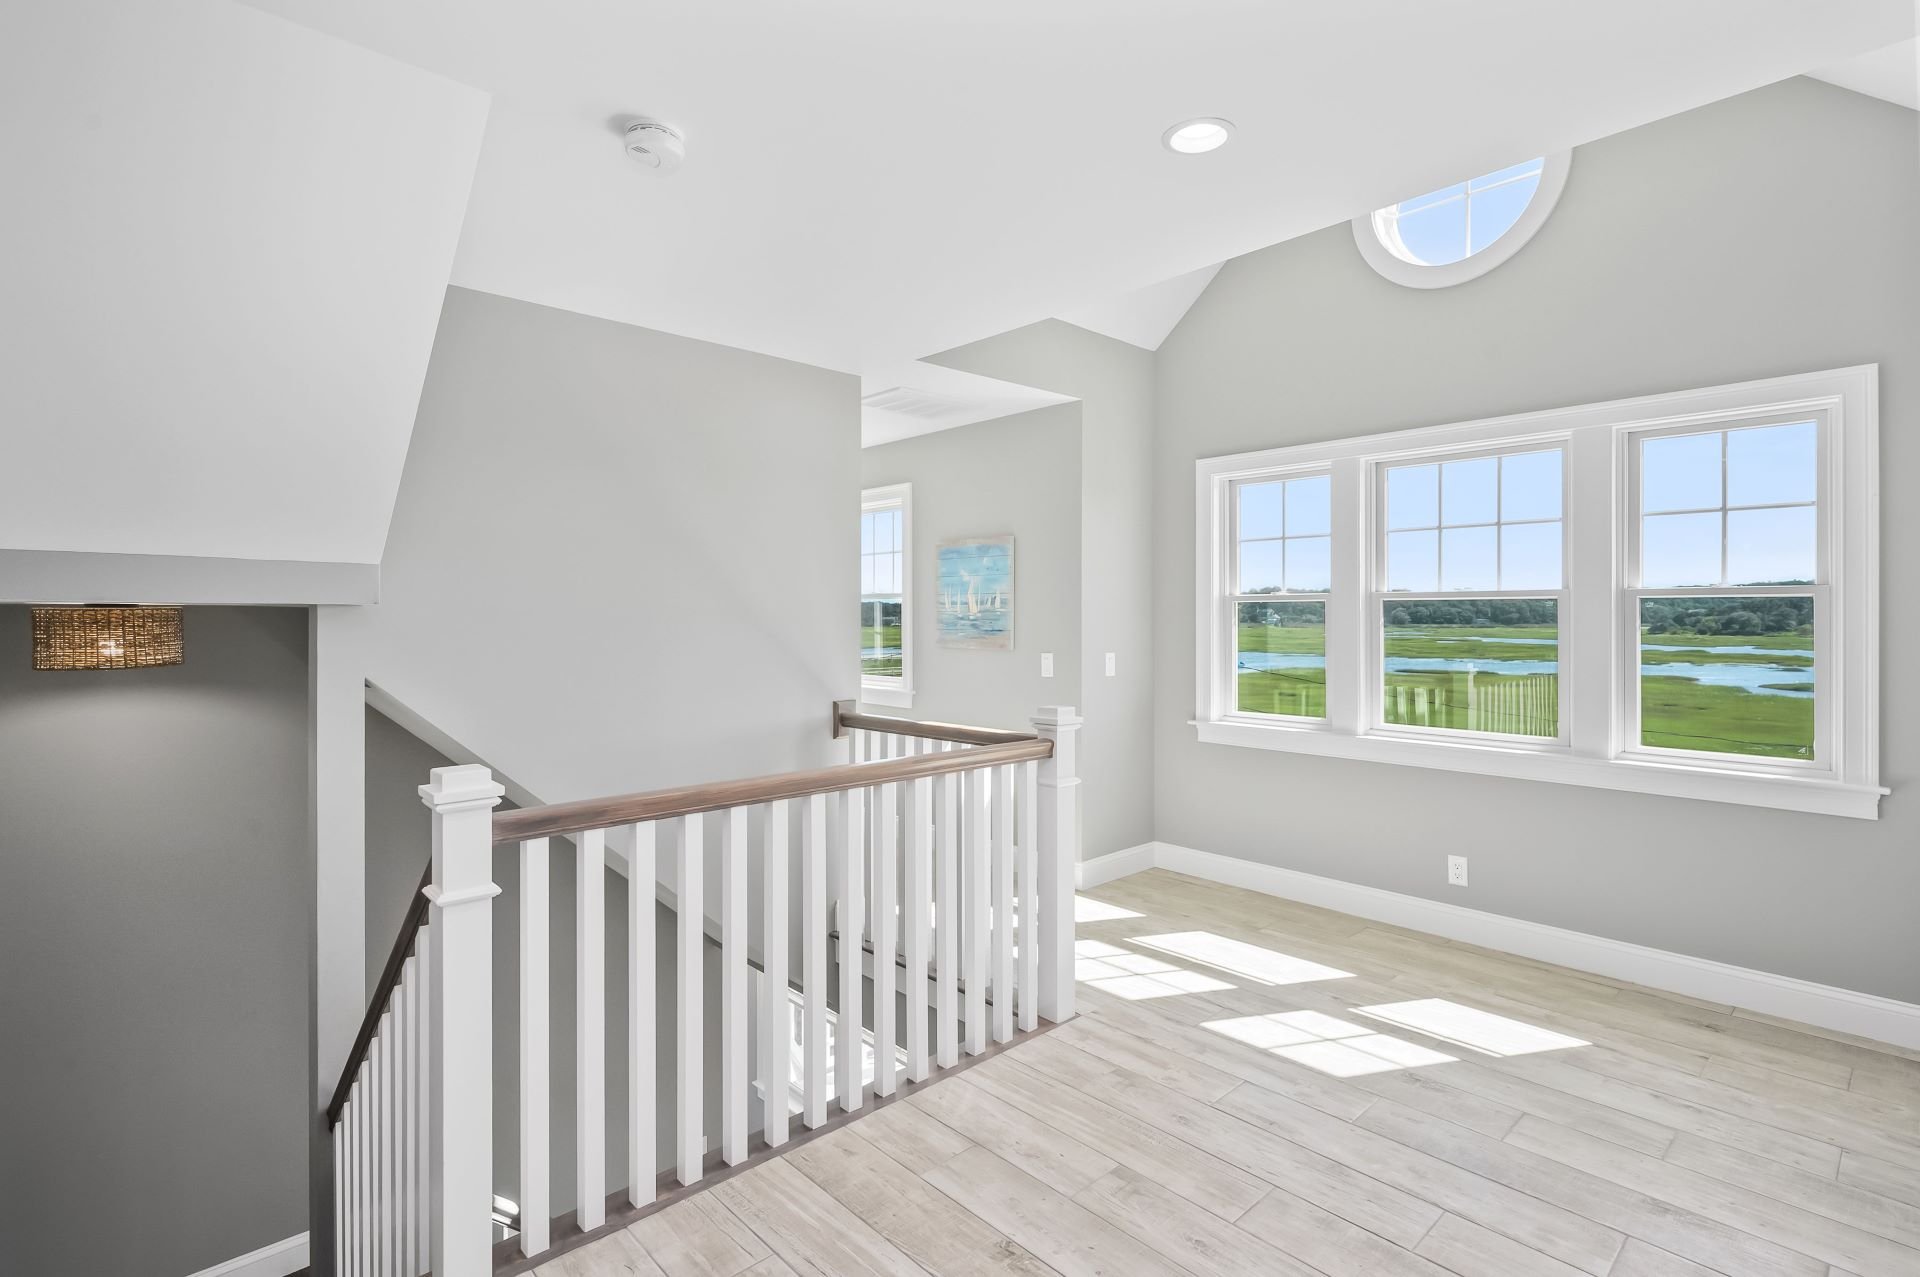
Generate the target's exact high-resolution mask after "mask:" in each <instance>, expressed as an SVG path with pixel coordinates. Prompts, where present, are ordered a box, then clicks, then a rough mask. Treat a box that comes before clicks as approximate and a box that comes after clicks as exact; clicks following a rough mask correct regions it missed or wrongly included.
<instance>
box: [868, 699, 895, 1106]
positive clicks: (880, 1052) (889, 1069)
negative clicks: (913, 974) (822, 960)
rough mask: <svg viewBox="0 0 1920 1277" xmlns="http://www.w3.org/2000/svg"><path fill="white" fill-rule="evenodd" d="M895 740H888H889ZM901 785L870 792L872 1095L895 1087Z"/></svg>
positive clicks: (887, 1093)
mask: <svg viewBox="0 0 1920 1277" xmlns="http://www.w3.org/2000/svg"><path fill="white" fill-rule="evenodd" d="M893 739H896V738H892V737H890V738H889V740H890V741H891V740H893ZM899 802H900V786H899V785H881V786H879V787H877V788H876V789H874V791H873V805H874V810H875V814H876V815H877V816H878V822H877V824H878V827H877V828H876V829H875V830H874V836H873V1093H874V1095H875V1096H886V1095H892V1094H893V1088H894V1069H895V1061H894V1027H893V1000H894V973H895V968H894V960H895V958H896V957H897V956H898V955H897V951H896V947H895V944H894V925H895V914H894V909H895V904H894V888H893V869H894V857H895V856H897V855H898V854H899V845H900V809H899Z"/></svg>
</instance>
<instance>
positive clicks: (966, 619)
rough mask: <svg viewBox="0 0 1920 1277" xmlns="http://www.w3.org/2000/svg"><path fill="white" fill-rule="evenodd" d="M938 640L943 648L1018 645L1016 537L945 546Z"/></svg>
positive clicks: (939, 558) (940, 552) (959, 540)
mask: <svg viewBox="0 0 1920 1277" xmlns="http://www.w3.org/2000/svg"><path fill="white" fill-rule="evenodd" d="M935 566H936V567H937V569H938V571H937V573H936V575H937V576H938V578H939V579H938V581H937V583H936V586H935V589H936V591H937V595H936V597H935V599H934V617H935V625H934V639H935V641H936V642H938V643H939V645H940V646H941V647H971V648H982V649H988V650H999V651H1008V650H1011V649H1012V647H1013V538H1012V537H1011V536H1000V537H956V538H954V539H952V540H949V541H942V542H940V544H939V546H938V547H937V550H936V560H935Z"/></svg>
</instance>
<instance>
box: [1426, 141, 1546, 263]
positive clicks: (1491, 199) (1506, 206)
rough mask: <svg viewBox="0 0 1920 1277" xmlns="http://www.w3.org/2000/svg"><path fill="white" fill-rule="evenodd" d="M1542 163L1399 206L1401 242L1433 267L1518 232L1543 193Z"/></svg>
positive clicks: (1521, 166)
mask: <svg viewBox="0 0 1920 1277" xmlns="http://www.w3.org/2000/svg"><path fill="white" fill-rule="evenodd" d="M1540 166H1541V161H1540V160H1537V159H1536V160H1528V161H1526V162H1525V163H1523V164H1515V165H1513V166H1512V167H1511V168H1504V169H1500V170H1499V171H1497V172H1494V173H1489V174H1487V175H1486V176H1485V177H1476V178H1474V179H1473V181H1472V182H1459V183H1456V184H1455V185H1453V186H1443V187H1441V188H1440V189H1439V190H1437V191H1428V192H1427V193H1426V194H1425V195H1421V196H1418V197H1416V198H1414V199H1410V200H1402V201H1400V203H1399V204H1398V205H1397V206H1396V208H1397V209H1398V210H1399V211H1398V217H1397V223H1398V227H1399V232H1400V242H1401V243H1402V244H1403V245H1405V246H1406V249H1407V251H1408V252H1410V253H1412V254H1413V255H1414V257H1415V258H1417V259H1418V260H1420V261H1422V262H1425V263H1426V264H1427V265H1429V266H1445V265H1447V264H1448V263H1450V262H1457V261H1459V260H1460V259H1462V258H1464V257H1468V256H1471V255H1472V254H1474V253H1477V252H1479V251H1480V250H1481V249H1483V248H1485V247H1486V246H1487V245H1489V244H1491V243H1493V241H1495V240H1496V239H1499V238H1500V237H1501V236H1502V235H1505V234H1506V233H1507V232H1508V231H1509V230H1511V229H1513V224H1514V223H1515V222H1516V221H1518V220H1519V219H1520V214H1521V213H1523V212H1525V211H1526V207H1527V205H1528V204H1530V203H1532V202H1533V195H1534V192H1535V191H1537V190H1539V189H1540Z"/></svg>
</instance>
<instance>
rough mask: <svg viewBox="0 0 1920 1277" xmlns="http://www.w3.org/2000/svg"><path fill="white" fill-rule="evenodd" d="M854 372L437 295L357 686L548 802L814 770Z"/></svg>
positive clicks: (852, 538) (853, 667)
mask: <svg viewBox="0 0 1920 1277" xmlns="http://www.w3.org/2000/svg"><path fill="white" fill-rule="evenodd" d="M859 429H860V426H859V381H858V379H857V378H855V377H851V376H847V375H845V374H842V373H834V372H827V371H823V370H821V369H818V368H809V367H806V366H805V365H801V364H795V363H789V362H787V361H784V360H779V359H772V358H769V357H767V356H764V355H756V354H751V353H749V352H746V351H741V350H733V349H730V348H728V347H725V346H716V345H713V344H711V343H708V342H700V341H693V340H690V339H688V338H684V337H675V336H671V335H668V334H665V333H658V332H652V331H649V330H647V329H644V328H635V327H632V326H630V325H626V324H617V323H612V322H609V321H607V320H601V319H592V318H589V317H587V316H584V315H577V314H572V313H570V312H567V311H560V310H552V309H548V308H546V307H542V306H535V305H532V304H530V303H527V302H520V301H513V300H510V299H507V298H503V297H495V296H492V295H490V294H486V293H475V292H469V291H467V290H465V289H459V288H454V289H449V290H448V292H447V301H446V308H445V311H444V313H443V314H442V316H441V321H440V331H439V335H438V337H437V339H436V341H435V343H434V350H433V361H432V364H431V366H430V367H429V369H428V373H427V381H426V386H425V389H424V390H423V391H422V394H421V401H420V415H419V420H418V422H417V423H416V425H415V427H414V434H413V443H412V447H411V449H410V451H409V453H408V456H407V465H406V471H405V474H404V477H403V478H402V480H401V485H400V496H399V500H398V502H397V505H396V508H395V512H394V518H393V527H392V529H391V532H390V534H389V536H388V540H387V551H386V555H385V557H384V559H383V560H382V563H381V598H380V602H379V604H378V605H377V606H374V607H369V608H362V609H359V610H358V617H357V619H358V622H359V624H360V627H361V629H362V631H363V633H362V634H360V635H358V636H356V637H358V638H359V639H361V640H362V641H363V642H364V650H365V653H366V658H365V659H366V665H367V677H368V678H369V679H370V680H371V681H373V682H374V683H376V684H378V685H379V686H380V687H382V688H383V689H385V690H386V691H387V692H389V693H391V694H392V695H393V696H394V697H395V698H396V699H397V700H398V701H399V702H400V703H401V704H403V705H405V706H407V707H408V708H409V709H410V710H412V711H413V712H415V713H417V714H419V715H420V716H421V717H423V718H424V719H426V720H427V721H428V722H430V723H432V724H433V725H434V726H435V727H436V728H438V729H439V730H441V731H443V732H445V733H446V734H447V735H448V736H450V737H452V738H453V739H454V740H457V741H459V742H461V743H462V744H464V745H466V746H468V747H469V748H471V749H472V750H474V751H475V752H476V753H477V754H478V755H479V756H481V757H484V758H486V759H488V760H489V761H490V762H491V763H492V764H493V765H494V766H496V767H497V768H499V769H500V770H502V771H504V772H506V773H507V774H508V775H509V776H511V777H512V778H513V779H514V780H516V781H518V782H519V783H520V784H521V785H523V786H525V788H526V790H527V791H528V792H530V793H534V794H537V795H539V796H540V797H541V798H542V799H543V800H546V801H549V802H553V801H560V800H563V799H569V798H582V797H590V796H595V795H600V794H609V793H620V792H624V791H628V790H634V789H650V788H655V787H658V786H663V785H671V784H680V783H689V782H697V781H707V780H718V779H723V778H726V777H731V776H748V775H754V774H756V773H759V772H765V771H777V770H783V769H786V768H791V767H796V766H803V765H813V764H822V763H825V762H828V761H831V751H832V745H831V742H830V738H829V736H828V734H827V733H826V732H825V731H823V730H822V723H823V722H824V720H825V717H826V714H827V707H828V705H829V704H830V703H831V702H832V701H833V700H835V699H837V698H841V697H848V696H852V695H853V694H854V688H855V686H856V685H857V682H858V678H859V672H858V671H859V665H858V661H857V660H856V658H855V656H854V653H855V651H856V650H857V638H855V637H854V636H855V634H856V630H855V625H856V622H855V620H854V608H853V603H852V600H853V598H854V593H855V590H856V589H857V581H856V573H857V571H858V568H859V557H858V556H859V525H858V522H857V520H856V519H855V518H854V517H853V515H852V514H851V513H850V512H851V511H853V510H856V509H857V508H858V505H859V470H860V463H859V456H858V453H859V446H860V440H859Z"/></svg>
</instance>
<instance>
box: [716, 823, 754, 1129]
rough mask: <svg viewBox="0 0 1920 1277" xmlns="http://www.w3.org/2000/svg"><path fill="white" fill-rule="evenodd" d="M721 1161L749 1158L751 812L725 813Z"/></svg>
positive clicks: (722, 834) (722, 829)
mask: <svg viewBox="0 0 1920 1277" xmlns="http://www.w3.org/2000/svg"><path fill="white" fill-rule="evenodd" d="M720 911H721V914H720V1156H721V1159H722V1160H724V1161H725V1162H726V1164H727V1165H728V1166H738V1165H739V1164H740V1163H741V1162H743V1161H745V1160H746V1156H747V1065H748V1063H749V1061H748V1059H747V809H746V808H745V807H732V808H729V809H727V810H726V811H723V812H721V813H720Z"/></svg>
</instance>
